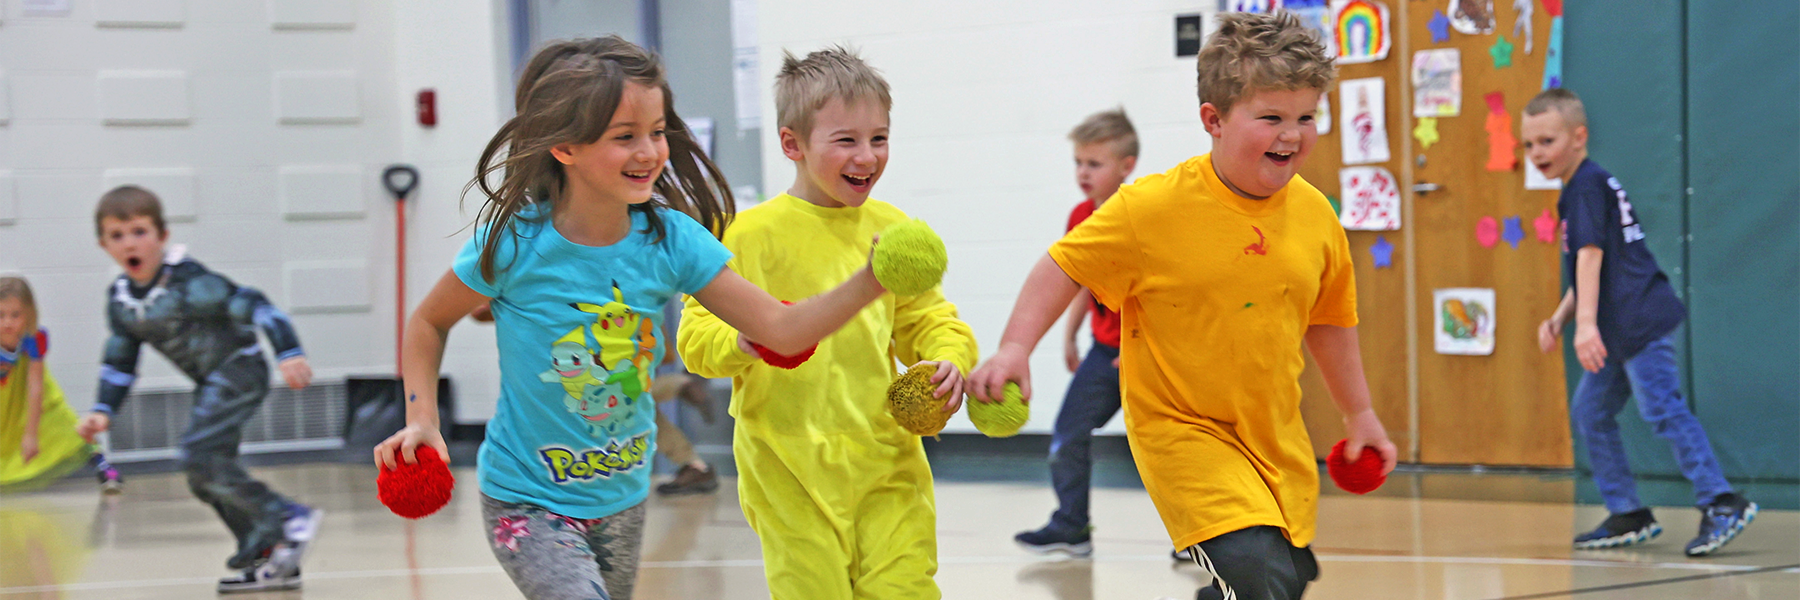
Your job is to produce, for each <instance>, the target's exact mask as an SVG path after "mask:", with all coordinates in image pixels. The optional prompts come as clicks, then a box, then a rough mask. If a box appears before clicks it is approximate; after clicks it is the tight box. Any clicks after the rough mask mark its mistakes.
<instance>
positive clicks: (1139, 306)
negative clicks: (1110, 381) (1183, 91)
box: [1050, 155, 1356, 548]
mask: <svg viewBox="0 0 1800 600" xmlns="http://www.w3.org/2000/svg"><path fill="white" fill-rule="evenodd" d="M1050 256H1051V258H1053V259H1055V260H1056V263H1057V264H1058V265H1060V266H1061V267H1062V269H1063V271H1064V272H1066V273H1068V274H1069V276H1070V277H1071V278H1073V279H1074V280H1075V281H1076V282H1079V283H1080V284H1081V285H1083V286H1085V287H1087V288H1088V289H1090V290H1093V293H1094V297H1095V298H1097V299H1099V300H1100V302H1101V303H1103V304H1105V305H1107V306H1108V307H1111V308H1113V309H1114V310H1117V311H1118V312H1119V313H1120V315H1121V316H1122V317H1123V319H1124V323H1123V326H1122V329H1123V330H1122V332H1121V335H1120V341H1121V345H1120V351H1121V358H1122V360H1121V364H1120V383H1121V387H1122V388H1123V389H1122V391H1123V394H1124V404H1125V425H1126V430H1127V435H1128V437H1129V438H1130V441H1131V450H1132V453H1133V455H1134V456H1135V457H1136V459H1137V465H1138V471H1139V473H1141V474H1142V476H1143V479H1144V487H1145V488H1146V489H1148V491H1149V492H1150V497H1151V500H1153V501H1154V502H1155V503H1156V509H1157V512H1159V513H1160V514H1161V515H1162V519H1163V524H1164V526H1166V527H1167V528H1168V530H1169V537H1170V538H1171V540H1172V541H1173V542H1174V543H1175V546H1176V547H1181V548H1185V547H1187V546H1191V545H1193V544H1197V543H1200V542H1202V541H1206V540H1209V539H1212V538H1214V537H1217V536H1219V535H1222V534H1226V533H1230V532H1232V531H1237V530H1239V529H1244V528H1247V527H1254V526H1258V525H1270V526H1275V527H1280V528H1282V529H1283V530H1284V531H1286V532H1287V536H1288V539H1289V541H1290V542H1292V543H1293V544H1294V545H1296V546H1307V545H1309V544H1311V543H1312V539H1313V523H1314V520H1315V519H1316V517H1317V515H1318V497H1319V473H1318V469H1317V465H1316V464H1315V462H1314V459H1313V451H1312V441H1311V440H1310V439H1309V438H1308V437H1307V434H1306V426H1305V424H1304V423H1302V422H1301V420H1300V383H1299V377H1300V371H1301V369H1302V368H1304V366H1305V358H1304V357H1303V356H1302V354H1301V353H1302V345H1303V343H1304V336H1305V334H1306V330H1307V328H1308V327H1309V326H1312V325H1336V326H1341V327H1350V326H1354V325H1356V285H1355V281H1354V279H1353V277H1354V276H1353V274H1352V269H1351V264H1350V246H1349V242H1348V240H1347V239H1346V238H1345V237H1344V230H1343V228H1342V227H1341V226H1339V225H1338V219H1337V215H1336V214H1335V213H1334V212H1333V211H1332V209H1331V205H1330V203H1329V202H1328V201H1326V200H1325V196H1324V195H1323V194H1320V193H1319V191H1318V190H1317V189H1315V188H1313V187H1312V186H1311V185H1310V184H1307V183H1306V181H1305V180H1303V179H1301V178H1299V177H1295V178H1294V179H1293V180H1292V181H1290V182H1289V183H1288V185H1287V186H1286V187H1284V188H1282V189H1281V191H1279V192H1277V193H1276V194H1275V195H1273V196H1270V197H1269V198H1266V199H1262V200H1252V199H1248V198H1244V197H1242V196H1238V195H1237V194H1234V193H1232V192H1231V191H1230V189H1228V188H1226V187H1225V185H1224V183H1223V182H1221V181H1220V180H1219V177H1218V175H1217V173H1215V172H1214V171H1213V167H1212V158H1211V155H1205V156H1199V157H1195V158H1192V159H1188V160H1187V161H1186V162H1183V163H1182V164H1181V165H1179V166H1176V167H1175V168H1173V169H1170V170H1168V171H1167V172H1164V173H1160V174H1156V175H1150V176H1146V177H1144V178H1142V179H1139V180H1138V181H1137V182H1136V183H1133V184H1131V185H1127V186H1125V187H1122V188H1119V192H1118V194H1117V195H1115V196H1113V198H1112V200H1110V201H1108V202H1107V203H1106V204H1105V205H1103V206H1101V207H1100V209H1099V210H1098V211H1095V213H1094V215H1093V216H1092V217H1089V218H1088V220H1087V221H1085V222H1083V223H1082V224H1081V225H1080V226H1078V227H1076V228H1075V229H1074V230H1073V231H1071V232H1069V234H1068V235H1067V236H1066V237H1064V238H1063V239H1062V240H1061V241H1059V242H1057V243H1056V244H1055V245H1054V246H1051V247H1050Z"/></svg>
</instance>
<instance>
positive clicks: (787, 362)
mask: <svg viewBox="0 0 1800 600" xmlns="http://www.w3.org/2000/svg"><path fill="white" fill-rule="evenodd" d="M781 303H782V304H787V305H792V304H793V303H792V302H788V301H786V300H782V301H781ZM750 347H751V348H753V349H755V350H756V356H758V357H760V358H762V360H763V362H766V363H769V364H771V365H774V366H777V367H781V368H783V369H794V368H797V367H799V366H800V365H803V364H806V359H809V358H812V355H813V352H814V351H817V350H818V349H819V345H818V344H813V345H812V347H811V348H807V349H806V351H805V352H801V353H799V354H795V355H793V356H782V355H781V354H780V353H778V352H776V351H774V350H770V349H768V348H767V347H765V346H763V345H762V344H758V343H756V342H750Z"/></svg>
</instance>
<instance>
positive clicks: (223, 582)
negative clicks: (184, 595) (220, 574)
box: [219, 559, 300, 594]
mask: <svg viewBox="0 0 1800 600" xmlns="http://www.w3.org/2000/svg"><path fill="white" fill-rule="evenodd" d="M297 589H300V567H299V566H298V565H294V566H293V567H292V569H291V570H287V569H285V568H284V566H283V565H279V564H276V562H275V561H274V560H273V559H270V560H265V561H263V562H261V563H259V564H257V565H256V566H254V567H250V568H248V569H244V571H243V572H242V573H239V574H238V575H237V576H236V577H226V578H224V579H220V580H219V593H221V594H241V593H245V592H262V591H268V590H297Z"/></svg>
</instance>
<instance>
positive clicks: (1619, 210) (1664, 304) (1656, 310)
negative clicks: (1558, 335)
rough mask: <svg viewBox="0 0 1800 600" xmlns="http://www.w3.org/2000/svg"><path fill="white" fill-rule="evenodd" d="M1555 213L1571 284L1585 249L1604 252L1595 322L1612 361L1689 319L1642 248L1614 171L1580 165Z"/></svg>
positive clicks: (1638, 224)
mask: <svg viewBox="0 0 1800 600" xmlns="http://www.w3.org/2000/svg"><path fill="white" fill-rule="evenodd" d="M1556 210H1557V212H1558V213H1560V214H1561V215H1562V219H1563V223H1562V224H1563V272H1564V273H1565V274H1567V275H1568V279H1569V281H1570V282H1574V281H1575V257H1576V255H1577V254H1578V253H1579V251H1580V250H1581V249H1582V248H1585V247H1588V246H1594V247H1597V248H1599V249H1600V251H1601V252H1602V257H1601V260H1600V302H1599V312H1598V313H1597V314H1595V316H1594V321H1595V326H1596V327H1598V328H1599V329H1600V340H1601V341H1603V342H1605V343H1606V352H1607V355H1608V356H1609V357H1612V358H1614V359H1616V360H1625V359H1629V358H1631V357H1632V356H1635V355H1637V353H1638V352H1639V351H1641V350H1643V349H1644V346H1645V345H1648V344H1649V343H1650V342H1653V341H1656V340H1657V339H1660V338H1662V337H1663V336H1666V335H1669V333H1670V332H1672V331H1674V330H1675V327H1676V326H1677V325H1680V324H1681V321H1682V319H1685V318H1687V308H1686V307H1685V306H1683V305H1682V304H1681V299H1680V298H1678V297H1676V296H1675V288H1674V287H1672V286H1670V285H1669V277H1668V276H1667V275H1664V274H1663V272H1662V269H1661V268H1660V267H1657V266H1656V257H1654V256H1651V255H1650V249H1649V248H1648V247H1646V246H1645V244H1644V225H1643V223H1641V222H1639V221H1638V218H1637V211H1635V210H1632V208H1631V201H1630V200H1629V199H1628V198H1627V197H1626V195H1625V188H1624V186H1622V185H1620V184H1619V180H1618V179H1617V178H1615V177H1613V176H1612V174H1611V173H1608V172H1606V169H1603V168H1600V165H1599V164H1596V163H1595V162H1594V161H1592V160H1584V161H1582V162H1581V166H1579V167H1576V169H1575V174H1574V175H1572V176H1570V177H1569V180H1568V182H1566V183H1565V184H1563V190H1562V198H1561V199H1560V200H1558V201H1557V203H1556ZM1570 285H1571V286H1573V285H1574V283H1571V284H1570Z"/></svg>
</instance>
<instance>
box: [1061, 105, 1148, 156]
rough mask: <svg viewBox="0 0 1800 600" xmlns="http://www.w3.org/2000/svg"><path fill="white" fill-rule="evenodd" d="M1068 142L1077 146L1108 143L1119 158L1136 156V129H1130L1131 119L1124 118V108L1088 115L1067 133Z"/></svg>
mask: <svg viewBox="0 0 1800 600" xmlns="http://www.w3.org/2000/svg"><path fill="white" fill-rule="evenodd" d="M1069 141H1071V142H1075V144H1076V145H1078V146H1084V145H1087V144H1098V143H1101V142H1110V143H1111V144H1112V145H1113V149H1115V150H1117V151H1118V153H1119V156H1131V157H1136V156H1137V155H1138V137H1137V128H1135V127H1132V126H1131V118H1130V117H1127V116H1125V107H1119V108H1115V109H1112V110H1103V111H1100V112H1097V113H1094V114H1091V115H1088V118H1086V119H1082V120H1081V124H1080V125H1076V126H1075V129H1072V130H1070V131H1069Z"/></svg>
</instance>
